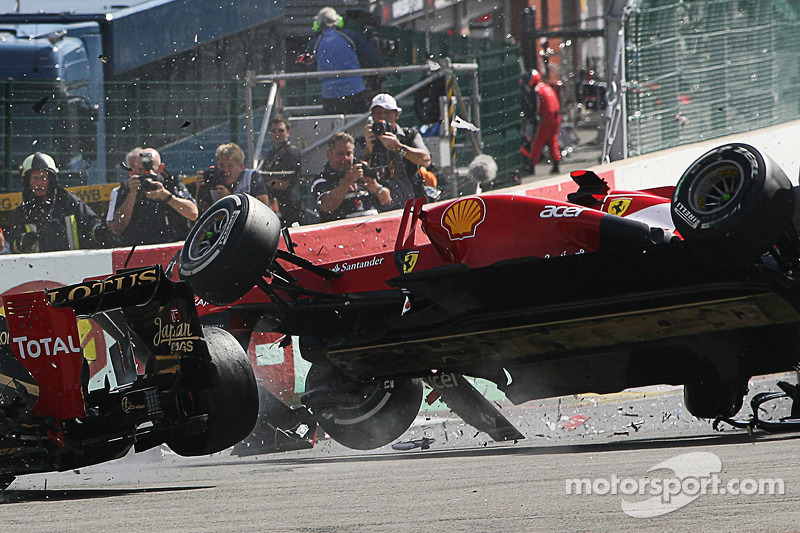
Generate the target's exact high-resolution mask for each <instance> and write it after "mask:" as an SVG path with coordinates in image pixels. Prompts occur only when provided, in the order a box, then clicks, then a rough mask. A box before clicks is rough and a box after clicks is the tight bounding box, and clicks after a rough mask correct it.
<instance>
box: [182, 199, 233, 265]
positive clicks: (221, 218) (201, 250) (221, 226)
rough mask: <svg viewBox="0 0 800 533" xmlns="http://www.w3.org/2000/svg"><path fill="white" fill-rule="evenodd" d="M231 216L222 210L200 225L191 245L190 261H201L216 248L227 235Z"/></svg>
mask: <svg viewBox="0 0 800 533" xmlns="http://www.w3.org/2000/svg"><path fill="white" fill-rule="evenodd" d="M229 220H230V216H229V215H228V212H227V211H226V210H223V209H220V210H219V211H217V212H216V213H214V214H213V215H211V216H210V217H208V218H206V219H205V220H204V221H202V222H201V223H200V227H199V228H197V231H196V232H195V234H194V236H193V237H192V242H191V243H190V244H189V247H188V252H189V259H191V260H192V261H199V260H200V259H203V258H204V257H206V256H207V255H209V254H210V253H211V251H212V250H214V248H216V246H217V243H218V242H219V240H220V238H221V237H222V236H223V235H224V234H225V228H226V227H227V226H228V222H229Z"/></svg>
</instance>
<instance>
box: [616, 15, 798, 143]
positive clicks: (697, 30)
mask: <svg viewBox="0 0 800 533" xmlns="http://www.w3.org/2000/svg"><path fill="white" fill-rule="evenodd" d="M630 5H631V4H630V3H629V6H630ZM625 39H626V41H625V52H624V54H625V56H624V58H625V78H626V99H627V105H626V115H627V123H626V126H627V131H626V133H627V155H628V156H633V155H639V154H644V153H648V152H653V151H656V150H661V149H664V148H669V147H673V146H678V145H682V144H687V143H692V142H697V141H702V140H707V139H710V138H714V137H721V136H724V135H730V134H733V133H738V132H743V131H747V130H752V129H756V128H763V127H766V126H771V125H774V124H778V123H782V122H787V121H789V120H794V119H796V118H799V117H800V69H798V68H797V57H798V56H800V4H798V3H796V2H785V1H782V0H748V1H730V0H670V1H664V0H642V1H641V3H639V4H638V5H635V6H634V9H632V10H631V11H630V13H629V16H628V19H627V22H626V24H625Z"/></svg>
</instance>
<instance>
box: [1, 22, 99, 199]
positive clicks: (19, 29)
mask: <svg viewBox="0 0 800 533" xmlns="http://www.w3.org/2000/svg"><path fill="white" fill-rule="evenodd" d="M99 31H100V30H99V26H98V24H97V23H94V22H82V23H74V24H3V25H0V80H3V81H2V84H3V89H4V93H5V95H10V96H13V97H14V100H15V101H20V100H21V101H23V102H24V105H21V106H13V107H12V108H10V109H6V113H7V114H10V115H11V116H10V117H9V116H6V120H5V121H4V123H3V124H2V125H0V131H1V132H2V134H3V136H4V137H5V138H6V141H5V142H6V146H5V147H4V148H5V150H4V151H5V152H6V153H11V152H17V153H20V152H22V153H27V152H34V151H42V152H47V153H50V154H52V155H53V156H54V157H55V158H56V159H57V160H58V161H59V164H60V166H61V167H62V168H63V169H64V170H65V171H66V172H67V174H66V177H67V178H69V173H70V171H71V172H74V173H79V172H83V173H88V174H90V175H91V174H92V173H93V172H99V168H104V167H101V166H100V165H93V162H94V161H96V160H97V155H98V153H99V152H100V153H102V152H101V151H100V150H101V147H99V146H97V141H98V139H100V138H102V137H101V136H100V135H99V134H100V132H99V131H98V127H99V126H100V121H97V112H98V109H99V107H100V106H102V80H103V69H102V61H101V58H102V54H101V53H100V50H101V48H100V35H99ZM95 52H96V53H95ZM98 82H99V83H98ZM98 88H99V92H98ZM11 124H13V131H7V130H12V127H11ZM9 149H10V150H9ZM103 151H104V150H103ZM101 159H103V158H102V157H101ZM93 167H96V168H93ZM8 168H11V166H10V165H9V166H8ZM6 179H7V180H8V177H6ZM6 185H11V188H17V189H18V188H19V184H17V183H10V184H9V183H6Z"/></svg>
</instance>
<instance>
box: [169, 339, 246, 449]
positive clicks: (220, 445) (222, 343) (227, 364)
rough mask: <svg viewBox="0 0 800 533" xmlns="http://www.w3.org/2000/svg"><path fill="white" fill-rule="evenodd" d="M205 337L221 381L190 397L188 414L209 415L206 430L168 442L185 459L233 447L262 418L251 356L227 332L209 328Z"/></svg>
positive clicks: (193, 393) (196, 391)
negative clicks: (259, 413)
mask: <svg viewBox="0 0 800 533" xmlns="http://www.w3.org/2000/svg"><path fill="white" fill-rule="evenodd" d="M203 336H204V337H205V340H206V344H207V345H208V352H209V353H210V354H211V361H212V363H213V364H214V366H215V367H216V369H217V376H218V378H219V382H218V384H217V386H216V387H214V388H213V389H200V390H193V391H191V394H190V397H189V401H188V405H189V407H188V409H187V411H188V414H189V415H190V416H195V415H200V414H207V415H208V421H207V426H206V430H205V431H204V432H202V433H201V434H199V435H190V436H187V437H172V438H171V439H170V440H168V441H167V445H168V446H169V447H170V448H171V449H172V451H174V452H175V453H177V454H178V455H183V456H185V457H190V456H197V455H208V454H212V453H216V452H219V451H222V450H224V449H226V448H230V447H231V446H233V445H234V444H236V443H237V442H239V441H241V440H242V439H244V438H245V437H247V436H248V435H249V434H250V432H251V431H253V428H254V427H255V425H256V420H257V419H258V386H257V384H256V378H255V376H254V374H253V367H251V366H250V360H249V358H248V356H247V353H245V351H244V349H243V348H242V346H241V345H240V344H239V342H238V341H237V340H236V339H235V338H234V337H233V335H231V334H230V333H228V332H227V331H225V330H222V329H219V328H212V327H206V328H203Z"/></svg>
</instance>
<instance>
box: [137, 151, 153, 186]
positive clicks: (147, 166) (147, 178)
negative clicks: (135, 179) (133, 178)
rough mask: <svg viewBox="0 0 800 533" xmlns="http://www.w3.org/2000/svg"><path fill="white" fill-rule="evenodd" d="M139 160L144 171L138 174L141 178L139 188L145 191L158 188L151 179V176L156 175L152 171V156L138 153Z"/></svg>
mask: <svg viewBox="0 0 800 533" xmlns="http://www.w3.org/2000/svg"><path fill="white" fill-rule="evenodd" d="M139 161H140V162H141V163H142V169H143V170H144V172H145V173H144V174H141V175H140V176H139V178H140V179H141V183H140V184H139V189H140V190H142V191H145V192H147V191H154V190H156V189H158V185H156V182H155V181H154V180H153V177H157V176H156V174H155V172H153V156H152V155H150V154H148V153H144V152H143V153H140V154H139Z"/></svg>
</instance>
